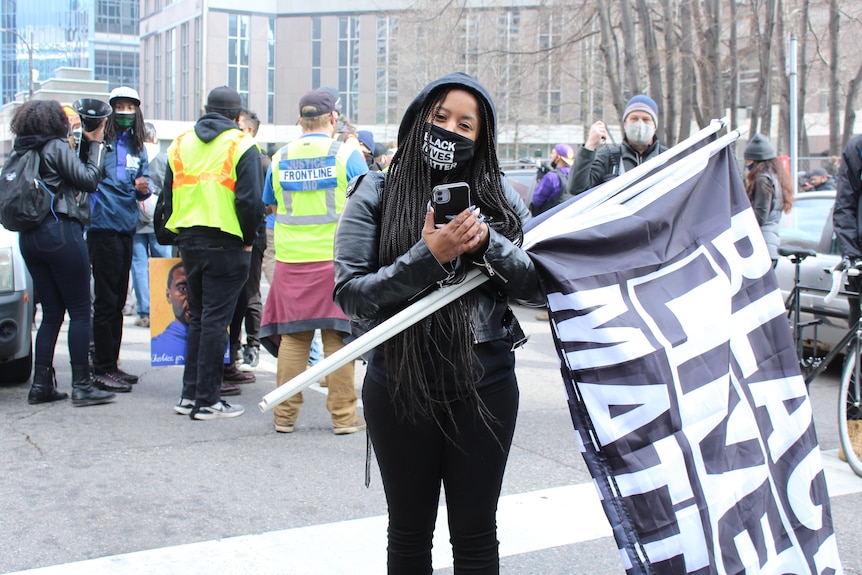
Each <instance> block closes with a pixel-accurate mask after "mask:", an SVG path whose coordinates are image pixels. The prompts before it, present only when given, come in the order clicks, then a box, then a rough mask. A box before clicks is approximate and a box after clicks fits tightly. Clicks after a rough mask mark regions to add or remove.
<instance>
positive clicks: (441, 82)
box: [398, 72, 497, 145]
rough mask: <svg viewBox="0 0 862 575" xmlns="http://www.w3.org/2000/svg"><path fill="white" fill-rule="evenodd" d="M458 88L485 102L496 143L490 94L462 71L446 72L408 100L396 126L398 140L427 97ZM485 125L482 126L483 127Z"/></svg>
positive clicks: (495, 111)
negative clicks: (408, 103)
mask: <svg viewBox="0 0 862 575" xmlns="http://www.w3.org/2000/svg"><path fill="white" fill-rule="evenodd" d="M452 88H459V89H462V90H467V91H468V92H470V93H472V94H473V95H474V96H476V97H477V98H479V99H480V100H482V101H483V102H484V103H485V108H487V110H488V115H489V117H488V119H487V122H486V123H487V124H488V125H487V129H488V130H489V134H490V135H491V140H492V142H494V144H495V145H496V143H497V110H496V108H495V107H494V102H493V100H491V96H490V94H488V91H487V90H486V89H485V87H484V86H482V84H480V83H479V81H478V80H476V79H475V78H474V77H472V76H470V75H469V74H465V73H464V72H454V73H452V74H446V75H445V76H443V77H441V78H438V79H436V80H434V81H433V82H431V83H430V84H428V85H427V86H425V88H423V89H422V91H421V92H419V95H418V96H416V98H414V99H413V101H412V102H410V105H409V106H407V110H406V111H405V112H404V117H403V118H401V125H400V126H399V127H398V142H403V141H404V139H405V138H406V137H407V134H408V133H409V132H410V127H411V126H412V125H413V122H414V121H415V120H416V115H417V114H419V112H420V111H421V110H422V107H423V106H424V105H425V104H426V102H427V101H428V98H429V97H432V98H436V97H437V95H438V94H439V93H440V92H441V91H442V90H448V89H452ZM485 128H486V126H482V129H485Z"/></svg>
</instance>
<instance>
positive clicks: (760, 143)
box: [743, 134, 775, 162]
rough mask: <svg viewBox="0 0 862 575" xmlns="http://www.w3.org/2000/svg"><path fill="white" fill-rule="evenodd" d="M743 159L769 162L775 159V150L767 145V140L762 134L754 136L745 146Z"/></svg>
mask: <svg viewBox="0 0 862 575" xmlns="http://www.w3.org/2000/svg"><path fill="white" fill-rule="evenodd" d="M743 157H744V158H745V159H746V160H754V161H757V162H762V161H763V160H771V159H772V158H774V157H775V148H773V147H772V144H770V143H769V140H768V139H767V138H766V136H764V135H763V134H754V137H752V138H751V139H750V140H749V141H748V145H747V146H745V153H744V154H743Z"/></svg>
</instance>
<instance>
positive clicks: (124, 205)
mask: <svg viewBox="0 0 862 575" xmlns="http://www.w3.org/2000/svg"><path fill="white" fill-rule="evenodd" d="M109 103H110V104H111V107H112V108H113V109H114V113H113V114H111V116H110V117H109V118H108V123H107V126H106V127H105V142H106V143H108V144H110V148H109V149H108V152H107V154H106V155H105V168H104V177H103V179H102V181H101V182H100V183H99V191H98V192H97V193H95V194H93V195H92V196H91V201H90V208H91V223H90V228H89V230H88V231H87V245H88V246H89V250H90V264H91V265H92V268H93V292H94V294H95V299H94V300H93V344H94V348H93V369H94V370H95V374H96V380H97V381H98V382H99V385H100V386H101V388H102V389H105V390H108V391H118V392H128V391H131V390H132V387H131V385H130V384H133V383H137V382H138V376H136V375H131V374H129V373H126V372H125V371H123V370H122V369H120V368H119V366H118V362H117V360H118V359H119V357H120V346H121V344H122V341H123V306H124V305H125V303H126V293H127V292H128V289H129V277H130V271H131V268H132V241H133V238H134V235H135V229H136V228H137V225H138V219H139V215H138V214H139V212H140V210H139V207H138V201H141V200H146V199H147V198H148V197H149V196H150V194H151V193H152V190H151V189H150V178H149V161H148V157H147V150H146V148H145V147H144V137H145V135H146V128H145V127H144V116H143V114H142V113H141V99H140V97H138V93H137V91H135V90H133V89H132V88H129V87H127V86H121V87H119V88H115V89H114V90H112V91H111V97H110V100H109Z"/></svg>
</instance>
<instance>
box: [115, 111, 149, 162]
mask: <svg viewBox="0 0 862 575" xmlns="http://www.w3.org/2000/svg"><path fill="white" fill-rule="evenodd" d="M122 131H123V129H122V128H121V127H120V126H118V125H117V118H116V116H114V114H111V115H110V117H108V121H107V122H106V123H105V141H106V142H115V141H116V140H117V137H118V136H119V135H120V132H122ZM128 131H129V134H130V135H131V136H132V137H131V139H130V144H131V146H132V151H133V152H134V153H135V154H136V155H139V154H140V153H141V151H142V150H143V149H144V137H145V136H146V134H147V127H146V126H145V125H144V114H143V112H141V107H140V106H138V105H137V104H135V123H134V124H133V125H132V127H131V128H129V129H128Z"/></svg>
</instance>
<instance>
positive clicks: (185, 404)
mask: <svg viewBox="0 0 862 575" xmlns="http://www.w3.org/2000/svg"><path fill="white" fill-rule="evenodd" d="M194 406H195V400H194V399H187V398H185V397H181V398H180V402H179V403H178V404H176V405H175V406H174V411H175V412H176V413H179V414H180V415H188V414H190V413H191V412H192V408H193V407H194Z"/></svg>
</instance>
